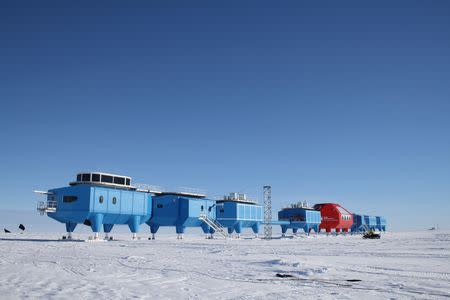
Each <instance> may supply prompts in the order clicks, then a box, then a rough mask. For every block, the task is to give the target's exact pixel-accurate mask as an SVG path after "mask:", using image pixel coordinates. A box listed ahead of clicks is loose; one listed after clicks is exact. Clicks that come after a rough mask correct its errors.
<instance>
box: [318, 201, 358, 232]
mask: <svg viewBox="0 0 450 300" xmlns="http://www.w3.org/2000/svg"><path fill="white" fill-rule="evenodd" d="M314 209H315V210H319V211H320V215H321V216H322V222H321V223H320V227H319V228H320V230H321V229H325V231H326V232H331V230H332V229H334V230H335V231H336V232H340V231H343V232H348V231H349V229H350V227H352V225H353V214H352V213H351V212H349V211H348V210H346V209H345V208H343V207H342V206H340V205H339V204H337V203H319V204H316V205H314Z"/></svg>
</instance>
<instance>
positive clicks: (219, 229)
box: [198, 214, 228, 238]
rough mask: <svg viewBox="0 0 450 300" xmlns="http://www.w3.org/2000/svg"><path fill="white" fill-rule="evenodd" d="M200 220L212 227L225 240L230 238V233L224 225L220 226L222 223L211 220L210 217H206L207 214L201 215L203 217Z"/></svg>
mask: <svg viewBox="0 0 450 300" xmlns="http://www.w3.org/2000/svg"><path fill="white" fill-rule="evenodd" d="M198 219H199V220H201V221H203V222H205V224H207V225H208V226H209V227H211V228H212V229H214V230H215V232H217V233H219V234H221V235H223V236H224V237H225V238H227V237H228V233H227V232H226V230H225V228H224V227H223V226H222V225H220V223H219V222H217V221H216V220H214V219H211V218H210V217H208V215H206V214H201V215H200V216H199V217H198Z"/></svg>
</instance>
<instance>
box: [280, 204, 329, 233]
mask: <svg viewBox="0 0 450 300" xmlns="http://www.w3.org/2000/svg"><path fill="white" fill-rule="evenodd" d="M278 220H280V221H289V224H281V232H282V233H283V234H285V233H286V231H287V230H288V228H291V229H292V231H293V232H294V233H297V231H298V229H303V230H304V231H305V232H306V233H309V232H310V231H311V230H314V231H315V232H319V225H320V223H321V221H322V217H321V215H320V211H317V210H312V209H308V208H304V207H295V208H285V209H282V210H280V211H279V212H278Z"/></svg>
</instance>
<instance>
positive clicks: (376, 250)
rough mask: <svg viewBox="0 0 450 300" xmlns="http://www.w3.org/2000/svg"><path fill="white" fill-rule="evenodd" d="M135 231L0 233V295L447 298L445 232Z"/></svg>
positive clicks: (449, 240)
mask: <svg viewBox="0 0 450 300" xmlns="http://www.w3.org/2000/svg"><path fill="white" fill-rule="evenodd" d="M141 236H142V238H143V239H141V240H137V241H133V240H130V237H131V235H130V234H123V233H120V234H119V235H118V236H116V237H115V238H116V239H118V240H116V241H112V242H84V241H73V242H70V241H59V240H58V239H57V238H58V237H57V236H56V235H55V234H54V233H51V234H27V233H25V234H17V233H13V234H1V235H0V298H1V299H17V298H27V297H30V298H57V299H66V298H67V299H68V298H71V299H73V298H74V297H77V298H82V299H84V298H90V299H94V298H100V299H106V298H108V299H117V298H121V299H123V298H127V299H129V298H148V299H150V298H151V299H155V298H156V299H161V298H163V299H187V298H188V299H281V298H290V299H300V298H307V299H411V298H412V299H415V298H417V299H434V298H450V231H426V232H404V233H386V234H384V235H383V236H382V238H381V239H380V240H363V239H362V238H361V236H359V235H358V236H348V235H347V236H337V237H336V236H325V235H320V236H318V237H306V236H302V237H295V238H286V239H273V240H260V239H250V238H242V239H240V240H236V239H228V240H225V239H220V238H216V239H214V240H206V239H204V238H203V237H201V236H200V235H187V236H185V239H184V240H177V239H176V238H175V235H173V234H172V235H167V234H164V235H160V236H158V237H157V239H156V240H146V239H144V234H143V233H142V234H141ZM74 237H75V238H80V239H81V238H86V237H87V236H86V234H85V233H78V234H75V235H74ZM277 273H280V274H289V275H292V276H293V277H290V278H278V277H276V274H277ZM352 279H356V280H361V281H359V282H349V281H347V280H352Z"/></svg>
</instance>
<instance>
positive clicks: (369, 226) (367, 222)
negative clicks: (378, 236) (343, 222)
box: [351, 214, 386, 232]
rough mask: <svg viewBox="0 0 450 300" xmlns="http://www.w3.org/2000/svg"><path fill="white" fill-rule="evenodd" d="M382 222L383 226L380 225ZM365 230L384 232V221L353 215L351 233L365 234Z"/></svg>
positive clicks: (373, 217) (380, 218) (377, 218)
mask: <svg viewBox="0 0 450 300" xmlns="http://www.w3.org/2000/svg"><path fill="white" fill-rule="evenodd" d="M381 220H383V221H381ZM382 222H384V225H381V223H382ZM367 230H380V231H385V230H386V220H385V219H384V218H383V217H375V216H368V215H358V214H353V226H352V227H351V232H365V231H367Z"/></svg>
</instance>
